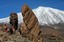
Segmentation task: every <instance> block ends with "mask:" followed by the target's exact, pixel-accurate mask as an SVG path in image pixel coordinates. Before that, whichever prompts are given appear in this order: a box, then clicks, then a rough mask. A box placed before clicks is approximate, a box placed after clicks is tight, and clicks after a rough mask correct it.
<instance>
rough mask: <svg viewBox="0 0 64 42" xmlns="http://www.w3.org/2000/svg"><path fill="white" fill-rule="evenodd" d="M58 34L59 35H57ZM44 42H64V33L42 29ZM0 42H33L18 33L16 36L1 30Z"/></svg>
mask: <svg viewBox="0 0 64 42" xmlns="http://www.w3.org/2000/svg"><path fill="white" fill-rule="evenodd" d="M57 32H58V33H57ZM42 34H43V37H42V38H43V42H64V31H60V30H56V29H53V28H52V29H51V28H50V27H46V28H45V27H42ZM0 42H31V41H30V40H28V39H27V38H25V37H22V35H20V33H19V32H18V31H16V33H15V34H9V33H6V32H4V31H2V30H0Z"/></svg>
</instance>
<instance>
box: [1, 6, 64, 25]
mask: <svg viewBox="0 0 64 42" xmlns="http://www.w3.org/2000/svg"><path fill="white" fill-rule="evenodd" d="M32 11H33V12H34V13H35V15H36V17H37V18H38V21H39V23H40V24H41V25H49V24H58V23H64V20H63V18H64V11H62V10H58V9H54V8H50V7H43V6H39V7H38V8H36V9H33V10H32ZM17 14H18V20H19V22H18V23H22V22H23V17H22V14H21V13H20V12H19V13H17ZM2 22H3V23H9V17H6V18H2V19H0V23H2Z"/></svg>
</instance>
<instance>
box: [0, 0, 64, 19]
mask: <svg viewBox="0 0 64 42" xmlns="http://www.w3.org/2000/svg"><path fill="white" fill-rule="evenodd" d="M24 4H27V5H28V6H29V7H31V8H32V9H34V8H37V7H39V6H45V7H52V8H56V9H60V10H64V0H0V19H1V18H5V17H7V16H9V15H10V13H11V12H16V13H18V12H20V10H21V7H22V6H23V5H24Z"/></svg>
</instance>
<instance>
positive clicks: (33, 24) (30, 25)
mask: <svg viewBox="0 0 64 42" xmlns="http://www.w3.org/2000/svg"><path fill="white" fill-rule="evenodd" d="M22 16H23V21H24V23H23V24H22V26H21V27H22V29H21V31H22V34H25V36H26V37H27V38H29V39H30V40H33V42H40V41H39V39H40V38H41V37H42V31H41V28H40V26H39V23H38V19H37V17H36V16H35V15H34V13H33V12H32V10H31V9H30V8H29V7H28V6H27V5H24V6H23V7H22Z"/></svg>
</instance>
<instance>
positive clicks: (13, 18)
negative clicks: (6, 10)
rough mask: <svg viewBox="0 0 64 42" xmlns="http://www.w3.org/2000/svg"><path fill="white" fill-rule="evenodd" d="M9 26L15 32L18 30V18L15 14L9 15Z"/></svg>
mask: <svg viewBox="0 0 64 42" xmlns="http://www.w3.org/2000/svg"><path fill="white" fill-rule="evenodd" d="M10 24H11V25H12V26H13V27H14V28H15V30H17V28H18V16H17V14H16V13H14V12H12V13H11V14H10Z"/></svg>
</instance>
